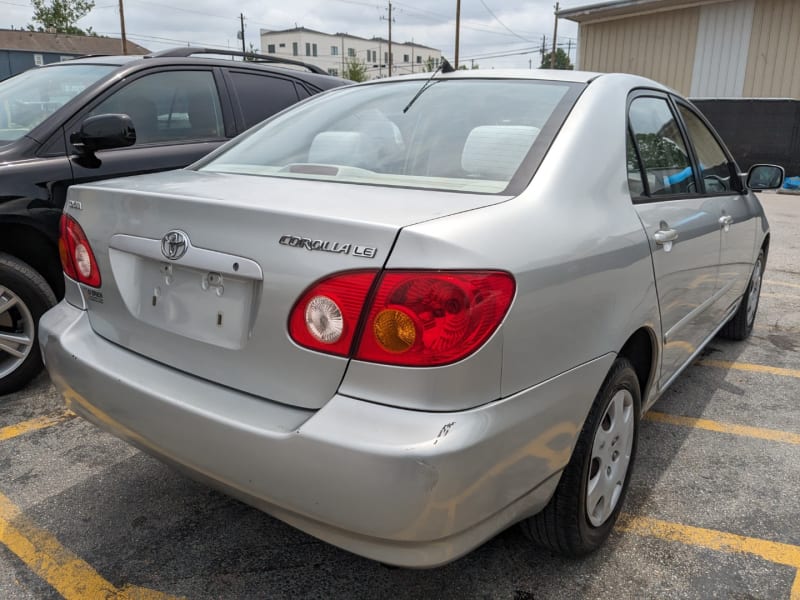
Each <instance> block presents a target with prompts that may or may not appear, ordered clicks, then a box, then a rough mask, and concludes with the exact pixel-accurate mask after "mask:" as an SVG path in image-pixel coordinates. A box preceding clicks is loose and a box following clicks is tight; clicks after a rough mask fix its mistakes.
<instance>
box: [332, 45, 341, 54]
mask: <svg viewBox="0 0 800 600" xmlns="http://www.w3.org/2000/svg"><path fill="white" fill-rule="evenodd" d="M331 56H339V46H331Z"/></svg>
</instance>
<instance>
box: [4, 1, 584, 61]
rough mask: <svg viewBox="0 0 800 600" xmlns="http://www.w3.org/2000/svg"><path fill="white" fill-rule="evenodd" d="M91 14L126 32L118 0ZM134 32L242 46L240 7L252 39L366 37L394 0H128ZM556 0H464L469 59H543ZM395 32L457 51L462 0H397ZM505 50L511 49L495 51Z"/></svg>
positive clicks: (100, 24)
mask: <svg viewBox="0 0 800 600" xmlns="http://www.w3.org/2000/svg"><path fill="white" fill-rule="evenodd" d="M95 1H96V6H95V8H94V10H92V12H91V14H89V15H88V16H86V17H85V18H83V19H82V20H81V21H80V22H79V23H78V25H79V26H80V27H82V28H87V27H92V29H94V30H95V31H96V32H98V33H100V34H102V35H109V36H119V29H120V27H119V2H118V0H95ZM591 3H592V2H591V0H563V1H562V2H561V8H573V7H575V6H581V5H584V4H591ZM124 4H125V28H126V30H127V33H128V37H129V38H130V39H132V40H133V41H135V42H137V43H139V44H141V45H143V46H145V47H146V48H149V49H151V50H160V49H163V48H169V47H171V46H176V45H186V44H187V43H192V44H195V45H207V46H212V47H213V46H218V47H223V48H225V47H228V46H230V47H232V48H237V47H240V46H241V42H240V41H239V40H237V38H236V32H237V30H238V28H239V13H243V14H244V16H245V38H246V41H247V46H248V47H249V45H250V43H251V42H252V43H253V45H254V46H255V47H256V48H259V47H260V38H259V30H260V29H276V30H278V29H288V28H291V27H295V26H302V27H307V28H310V29H317V30H319V31H324V32H326V33H336V32H346V33H350V34H353V35H358V36H362V37H367V38H370V37H373V36H382V37H387V35H388V32H387V21H386V20H385V19H386V17H387V16H388V2H375V1H372V0H288V1H287V0H282V1H281V2H279V3H278V2H275V3H272V2H259V1H256V0H235V1H232V2H220V1H219V0H191V1H190V0H167V2H163V1H162V2H158V1H156V0H124ZM553 4H554V2H552V1H551V0H527V1H524V0H462V3H461V50H460V56H461V61H462V62H464V61H469V60H470V59H473V58H474V59H475V62H476V63H478V64H480V66H481V68H492V67H495V68H504V67H518V68H528V65H529V62H528V61H529V60H530V61H531V64H532V65H533V68H536V67H538V66H539V63H540V62H541V60H540V54H539V50H538V49H539V48H540V47H541V45H542V36H543V35H546V36H547V42H548V45H549V44H552V36H553ZM392 6H393V16H394V24H393V29H392V38H393V40H397V41H410V40H411V39H412V38H413V40H414V41H415V42H417V43H419V44H424V45H426V46H432V47H434V48H439V49H441V50H442V52H443V54H444V55H445V56H446V57H448V58H450V59H452V57H453V50H454V47H455V12H456V0H447V1H441V0H437V1H431V0H428V1H425V0H402V1H398V2H393V3H392ZM32 14H33V11H32V9H31V8H30V5H29V4H28V3H27V2H26V1H25V0H0V15H2V17H0V28H10V27H12V26H13V27H15V28H20V27H24V26H25V25H27V24H28V23H30V22H31V15H32ZM576 38H577V26H576V24H575V23H572V22H571V21H566V20H560V21H559V24H558V43H559V46H561V47H563V48H564V50H565V51H566V50H568V49H570V48H571V57H572V61H573V62H575V55H576V52H575V42H576ZM498 54H505V55H508V56H501V57H493V58H489V56H491V55H498Z"/></svg>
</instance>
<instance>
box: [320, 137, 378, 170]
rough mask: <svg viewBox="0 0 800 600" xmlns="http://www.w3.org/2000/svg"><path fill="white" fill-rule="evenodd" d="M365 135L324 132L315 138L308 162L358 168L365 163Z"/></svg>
mask: <svg viewBox="0 0 800 600" xmlns="http://www.w3.org/2000/svg"><path fill="white" fill-rule="evenodd" d="M364 151H365V142H364V135H363V134H361V133H358V132H356V131H323V132H322V133H318V134H317V135H316V136H314V141H312V142H311V148H309V150H308V162H310V163H318V164H329V165H330V164H332V165H350V166H357V165H360V164H362V163H363V158H364V157H363V153H364Z"/></svg>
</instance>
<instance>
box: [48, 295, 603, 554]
mask: <svg viewBox="0 0 800 600" xmlns="http://www.w3.org/2000/svg"><path fill="white" fill-rule="evenodd" d="M40 343H41V347H42V351H43V354H44V357H45V362H46V365H47V368H48V371H49V372H50V376H51V377H52V379H53V382H54V383H55V385H56V387H57V388H58V389H59V391H60V392H61V394H62V395H63V396H64V398H65V401H66V403H67V405H68V406H69V408H71V409H72V410H73V411H75V412H76V413H78V414H80V415H81V416H83V417H84V418H86V419H87V420H89V421H91V422H93V423H95V424H96V425H97V426H99V427H100V428H102V429H104V430H106V431H109V432H111V433H113V434H115V435H117V436H118V437H121V438H123V439H125V440H127V441H129V442H130V443H132V444H134V445H136V446H138V447H139V448H141V449H143V450H145V451H146V452H148V453H150V454H153V455H155V456H157V457H159V458H161V459H162V460H164V461H165V462H168V463H171V464H173V465H176V466H178V467H179V468H181V469H183V470H185V471H187V472H189V473H190V474H191V475H192V476H194V477H196V478H198V479H201V480H203V481H205V482H207V483H209V484H211V485H213V486H215V487H218V488H221V489H223V490H224V491H226V492H227V493H229V494H231V495H233V496H235V497H238V498H240V499H242V500H244V501H246V502H248V503H250V504H253V505H255V506H257V507H258V508H260V509H262V510H264V511H265V512H268V513H270V514H272V515H274V516H276V517H278V518H280V519H282V520H284V521H286V522H288V523H290V524H292V525H294V526H296V527H298V528H299V529H302V530H304V531H306V532H308V533H310V534H312V535H314V536H316V537H319V538H321V539H324V540H326V541H328V542H330V543H332V544H335V545H337V546H340V547H342V548H345V549H347V550H350V551H352V552H355V553H357V554H361V555H364V556H367V557H369V558H372V559H375V560H379V561H383V562H387V563H391V564H397V565H402V566H408V567H431V566H436V565H439V564H443V563H446V562H448V561H451V560H453V559H455V558H458V557H459V556H461V555H462V554H464V553H466V552H468V551H469V550H471V549H472V548H474V547H476V546H478V545H480V544H481V543H482V542H483V541H485V540H486V539H488V538H490V537H492V536H493V535H495V534H496V533H497V532H499V531H501V530H502V529H504V528H505V527H507V526H508V525H510V524H511V523H513V522H515V521H518V520H520V519H522V518H524V517H526V516H528V515H530V514H533V513H535V512H537V511H538V510H540V509H541V508H542V507H543V506H544V505H545V504H546V503H547V501H548V500H549V498H550V496H551V495H552V493H553V491H554V489H555V486H556V484H557V482H558V478H559V474H560V471H561V469H562V468H563V467H564V466H565V464H566V463H567V461H568V460H569V456H570V453H571V451H572V447H573V446H574V443H575V440H576V438H577V435H578V433H579V432H580V429H581V427H582V424H583V420H584V418H585V415H586V414H587V412H588V409H589V405H590V404H591V402H592V399H593V397H594V395H595V393H596V390H597V389H599V387H600V384H601V383H602V380H603V377H604V376H605V374H606V373H607V371H608V368H609V367H610V365H611V362H612V361H613V358H614V357H613V355H606V356H603V357H600V358H598V359H596V360H594V361H592V362H590V363H587V364H585V365H583V366H581V367H579V368H576V369H573V370H571V371H568V372H566V373H564V374H562V375H560V376H558V377H556V378H553V379H551V380H549V381H547V382H545V383H543V384H541V385H538V386H536V387H534V388H531V389H530V390H526V391H525V392H522V393H520V394H517V395H515V396H512V397H510V398H507V399H504V400H502V401H497V402H492V403H489V404H486V405H484V406H481V407H478V408H475V409H472V410H468V411H461V412H455V413H431V412H421V411H411V410H404V409H398V408H391V407H387V406H382V405H378V404H373V403H370V402H364V401H362V400H356V399H353V398H349V397H345V396H341V395H336V396H334V397H333V398H332V399H331V400H330V401H329V402H327V404H325V406H324V407H323V408H321V409H319V410H316V411H313V410H308V409H302V408H294V407H289V406H285V405H282V404H278V403H274V402H269V401H265V400H263V399H259V398H255V397H253V396H250V395H248V394H243V393H240V392H236V391H234V390H231V389H230V388H225V387H222V386H219V385H217V384H214V383H212V382H209V381H206V380H203V379H200V378H197V377H194V376H191V375H187V374H185V373H182V372H179V371H176V370H174V369H172V368H169V367H166V366H164V365H162V364H160V363H157V362H154V361H152V360H149V359H147V358H145V357H142V356H140V355H137V354H134V353H132V352H130V351H127V350H125V349H123V348H121V347H119V346H116V345H114V344H112V343H110V342H108V341H106V340H104V339H103V338H101V337H100V336H98V335H96V334H95V333H94V332H93V331H92V329H91V326H90V325H89V321H88V316H87V313H86V312H85V311H82V310H79V309H77V308H75V307H73V306H71V305H70V304H68V303H67V302H62V303H61V304H59V305H58V306H56V307H55V308H54V309H52V310H51V311H49V312H48V313H47V314H46V315H45V316H44V317H43V318H42V320H41V324H40Z"/></svg>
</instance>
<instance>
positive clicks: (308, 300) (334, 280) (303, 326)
mask: <svg viewBox="0 0 800 600" xmlns="http://www.w3.org/2000/svg"><path fill="white" fill-rule="evenodd" d="M375 275H377V271H351V272H348V273H341V274H339V275H334V276H332V277H328V278H326V279H323V280H321V281H318V282H317V283H316V284H314V285H312V286H311V287H310V288H309V289H308V290H306V292H305V293H304V294H303V295H302V296H300V299H299V300H298V301H297V302H296V303H295V305H294V308H293V309H292V312H291V316H290V317H289V334H290V335H291V336H292V339H293V340H294V341H295V342H297V343H298V344H300V345H301V346H305V347H306V348H311V349H312V350H319V351H320V352H327V353H328V354H337V355H339V356H348V355H349V354H350V347H351V345H352V343H353V339H354V338H355V334H356V329H357V327H358V320H359V316H360V315H361V309H362V308H363V306H364V302H365V301H366V299H367V294H368V293H369V289H370V287H372V282H373V281H374V280H375Z"/></svg>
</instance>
